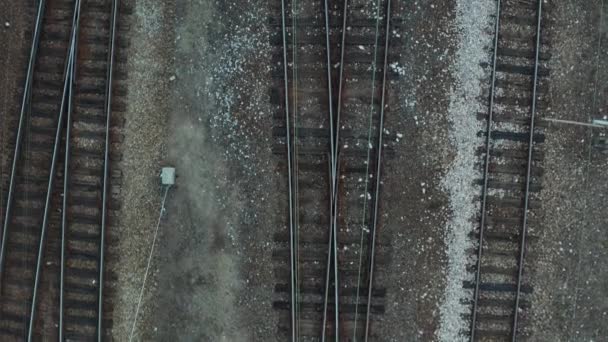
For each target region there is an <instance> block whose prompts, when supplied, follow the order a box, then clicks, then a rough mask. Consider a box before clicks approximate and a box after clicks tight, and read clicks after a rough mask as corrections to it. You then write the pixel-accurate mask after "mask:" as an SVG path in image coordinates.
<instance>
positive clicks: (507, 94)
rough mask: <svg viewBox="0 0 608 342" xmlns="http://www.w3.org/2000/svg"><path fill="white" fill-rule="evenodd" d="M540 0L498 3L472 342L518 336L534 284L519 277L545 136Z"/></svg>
mask: <svg viewBox="0 0 608 342" xmlns="http://www.w3.org/2000/svg"><path fill="white" fill-rule="evenodd" d="M544 2H546V1H543V0H538V1H536V0H530V1H519V2H517V1H513V0H497V2H496V17H495V18H496V21H495V36H494V48H493V58H492V77H491V85H490V96H489V97H490V104H489V112H488V114H487V115H482V116H481V117H483V119H484V120H487V128H486V132H485V136H486V141H485V148H484V150H483V152H482V153H483V155H484V169H483V183H482V187H483V189H482V197H481V220H480V221H481V222H480V226H479V231H478V234H479V235H478V238H479V240H478V241H479V245H478V249H477V261H476V265H475V282H474V285H473V290H474V294H473V302H472V316H471V328H470V335H469V336H470V341H472V342H473V341H477V340H484V339H486V338H489V339H491V340H494V339H496V338H499V339H502V338H505V339H509V340H511V341H516V340H517V339H518V336H521V335H522V328H521V324H520V323H521V320H522V319H521V316H522V315H521V313H522V312H525V310H524V307H525V308H528V307H529V300H528V298H529V297H528V296H527V294H528V293H529V292H530V291H531V286H530V285H529V280H527V279H525V278H524V269H525V263H524V260H525V257H526V255H527V253H528V250H529V241H528V240H529V238H530V237H529V236H528V235H529V226H530V225H531V224H530V216H531V215H530V213H531V212H533V211H534V209H536V208H537V207H538V205H537V202H538V201H537V197H536V193H538V192H539V190H540V180H541V176H542V168H541V167H540V162H541V160H542V152H541V151H540V147H539V145H540V143H541V142H542V140H543V135H542V134H541V132H540V130H539V128H541V127H540V126H542V125H539V123H538V122H537V121H538V111H539V107H541V105H544V103H542V101H540V100H539V99H541V98H542V95H543V94H544V93H546V85H544V86H542V87H541V81H542V77H543V76H546V74H547V70H546V68H544V67H543V66H542V63H543V61H544V60H546V59H548V58H549V56H548V53H546V52H545V51H544V50H545V49H543V46H544V44H543V39H542V37H541V34H542V28H543V15H544V12H543V3H544ZM498 89H500V90H501V91H500V92H499V91H498ZM544 108H546V106H545V107H544ZM540 109H541V110H542V109H543V108H540ZM533 203H534V205H532V204H533ZM532 225H534V222H533V224H532ZM522 303H523V304H524V307H522Z"/></svg>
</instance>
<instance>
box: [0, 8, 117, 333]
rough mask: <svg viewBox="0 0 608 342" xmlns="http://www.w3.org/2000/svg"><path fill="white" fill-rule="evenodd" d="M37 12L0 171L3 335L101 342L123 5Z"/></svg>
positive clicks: (106, 312)
mask: <svg viewBox="0 0 608 342" xmlns="http://www.w3.org/2000/svg"><path fill="white" fill-rule="evenodd" d="M35 10H36V25H35V27H34V30H33V37H34V38H33V41H32V49H31V52H30V62H29V65H30V67H29V68H28V70H27V74H26V77H25V81H24V83H23V84H24V88H23V89H22V91H21V95H20V96H21V97H22V101H21V111H20V116H19V117H18V118H17V119H16V120H14V121H15V122H14V124H15V130H14V131H16V132H18V133H17V134H15V136H13V137H11V138H12V139H13V141H15V144H14V145H12V146H11V147H12V150H13V152H14V155H13V157H12V160H11V162H12V169H11V173H10V175H8V176H7V177H5V178H4V177H3V180H4V179H6V181H7V183H8V184H7V186H4V185H3V189H8V190H7V191H6V192H5V191H3V193H2V199H3V202H2V204H3V206H4V207H3V210H2V213H3V217H2V219H3V225H2V235H1V236H2V244H1V246H2V247H1V248H2V251H1V253H0V256H1V258H0V307H1V309H0V339H2V340H3V341H12V340H14V341H22V340H28V341H31V340H42V339H59V340H99V341H101V340H102V339H105V338H107V337H108V336H109V335H108V334H109V328H111V323H112V322H111V320H110V317H111V312H112V307H111V305H107V304H111V303H108V299H107V297H106V296H105V294H106V293H107V292H108V291H109V290H110V289H111V282H112V279H113V278H114V277H115V276H114V275H113V274H112V273H111V272H110V271H109V270H108V267H107V266H106V264H107V262H108V261H111V259H112V257H111V255H107V253H108V252H111V251H110V250H109V247H108V243H107V242H108V240H109V242H112V236H111V233H110V232H109V231H108V228H109V220H110V219H111V218H112V217H113V214H112V213H113V210H115V209H118V206H119V205H120V204H119V203H118V202H117V201H116V199H115V198H114V195H115V194H116V193H117V191H118V190H119V186H120V172H119V170H118V168H117V167H116V166H115V165H116V163H118V162H120V153H119V151H118V150H117V148H116V147H117V146H116V145H117V144H119V143H120V141H121V135H120V131H121V126H122V124H123V119H122V117H121V114H120V113H121V112H122V111H124V107H125V105H124V102H123V101H122V99H121V97H122V96H124V94H125V90H124V86H123V85H122V84H120V82H121V80H124V79H125V77H126V74H125V72H124V68H123V64H122V63H123V62H124V55H123V54H122V53H121V52H120V50H121V49H123V48H124V47H125V46H126V41H124V40H121V39H118V38H117V36H119V33H120V32H121V31H124V29H126V27H124V25H121V26H122V27H120V28H119V20H118V13H119V10H120V3H119V1H116V0H72V1H68V0H63V1H62V0H54V1H50V0H47V1H40V2H38V3H37V4H36V9H35ZM120 12H126V13H127V14H128V9H125V8H123V9H122V10H120ZM113 95H115V96H113Z"/></svg>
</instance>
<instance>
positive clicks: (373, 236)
mask: <svg viewBox="0 0 608 342" xmlns="http://www.w3.org/2000/svg"><path fill="white" fill-rule="evenodd" d="M390 27H391V0H387V1H386V28H385V31H384V34H385V37H384V63H383V66H382V89H381V92H382V94H381V100H380V123H379V126H378V148H377V152H376V153H377V156H376V184H375V190H374V211H373V213H372V216H373V221H372V222H373V223H372V227H371V232H370V233H371V239H372V240H371V247H370V248H371V249H370V260H369V277H368V284H367V311H366V314H365V333H364V341H365V342H367V341H368V339H369V325H370V318H371V306H372V289H373V282H374V262H375V252H376V230H377V229H376V228H377V226H378V205H379V201H380V196H379V195H380V172H381V171H382V143H383V142H382V138H383V135H384V133H383V132H384V107H385V102H386V72H387V67H388V47H389V43H390Z"/></svg>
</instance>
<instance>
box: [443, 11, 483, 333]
mask: <svg viewBox="0 0 608 342" xmlns="http://www.w3.org/2000/svg"><path fill="white" fill-rule="evenodd" d="M493 11H494V4H493V3H492V2H489V1H485V0H458V1H457V5H456V12H457V17H456V21H455V22H456V27H455V29H456V30H457V31H458V33H459V40H460V42H459V43H458V48H457V52H456V59H455V61H454V64H453V67H452V68H453V70H452V71H453V74H454V76H455V81H456V82H455V86H454V88H453V89H452V92H451V95H450V106H449V117H450V123H451V128H450V140H451V142H452V144H454V147H455V149H456V155H455V158H454V160H453V162H452V165H451V167H450V170H449V171H448V173H447V174H446V176H445V178H444V179H443V180H442V187H443V188H444V189H445V191H446V192H447V193H448V194H449V196H450V198H449V201H450V210H451V217H450V219H449V220H448V222H447V227H445V229H444V230H445V236H444V239H445V243H446V246H447V251H446V254H447V256H448V269H447V275H446V277H447V278H446V287H445V292H444V296H443V299H442V302H441V305H440V316H441V318H440V326H439V329H438V332H437V337H438V339H439V340H440V341H450V342H452V341H464V340H466V337H465V336H464V335H463V334H462V332H463V331H466V329H467V328H468V324H469V323H468V321H466V320H465V319H463V317H462V315H463V314H467V313H469V310H470V308H469V306H467V305H463V304H461V299H463V298H465V297H469V296H471V295H472V294H471V292H470V291H465V290H464V289H463V281H466V280H472V275H471V274H469V273H468V272H467V271H466V266H467V264H469V263H470V262H472V260H471V257H470V256H469V255H467V252H466V251H467V249H470V248H472V247H473V246H474V244H473V242H472V241H471V239H470V238H469V236H468V234H469V233H470V232H471V231H472V230H473V229H474V227H475V219H474V218H475V215H476V214H477V211H478V210H479V209H478V203H476V202H475V201H474V199H475V196H476V195H478V194H479V187H477V186H474V184H473V182H474V181H475V179H478V178H480V172H479V170H478V169H477V168H476V167H475V162H476V161H477V160H478V157H476V156H475V148H476V147H477V146H479V145H480V144H482V143H483V141H482V139H481V138H479V137H477V132H478V131H479V130H480V129H482V128H483V124H482V122H480V121H478V120H477V119H476V113H478V112H479V111H483V110H485V108H486V104H485V103H480V102H479V101H478V100H477V97H478V96H479V95H480V94H481V92H482V84H483V83H482V82H485V80H486V79H487V73H486V72H485V71H484V70H483V68H482V67H480V66H479V63H480V62H481V61H486V62H487V61H488V59H489V56H488V54H487V52H486V51H485V50H484V48H485V47H488V46H491V43H492V37H491V36H490V35H488V34H487V32H486V29H487V28H488V27H491V25H492V21H491V18H490V15H491V14H492V13H493Z"/></svg>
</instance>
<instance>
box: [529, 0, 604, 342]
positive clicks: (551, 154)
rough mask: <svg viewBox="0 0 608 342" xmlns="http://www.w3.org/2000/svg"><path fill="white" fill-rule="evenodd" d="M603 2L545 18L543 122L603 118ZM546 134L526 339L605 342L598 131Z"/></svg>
mask: <svg viewBox="0 0 608 342" xmlns="http://www.w3.org/2000/svg"><path fill="white" fill-rule="evenodd" d="M603 2H604V1H601V0H597V1H585V2H580V1H565V2H560V3H559V4H557V6H555V9H554V10H553V11H552V12H550V14H549V15H550V16H551V17H552V19H554V20H555V24H554V25H552V28H551V29H550V34H551V42H552V53H553V56H552V58H551V61H550V67H551V77H550V79H549V82H550V87H551V90H550V93H549V94H548V95H549V96H550V101H551V109H550V110H548V111H547V112H546V113H543V114H544V116H545V117H549V118H557V119H564V120H574V121H580V122H590V120H591V119H592V118H598V117H601V116H603V115H604V114H605V111H606V100H605V97H606V81H607V80H608V79H607V77H608V75H607V74H608V73H607V69H606V65H607V64H606V63H607V62H608V59H607V53H606V51H607V49H606V43H607V41H606V14H607V13H608V12H607V8H606V4H603ZM602 113H604V114H602ZM546 132H547V142H546V143H545V147H546V149H545V151H546V155H545V165H544V167H545V172H546V173H545V176H544V184H543V192H542V201H543V204H542V207H543V211H544V216H543V219H542V223H541V230H540V239H539V241H538V244H537V246H538V249H536V255H537V257H538V260H537V261H536V262H537V265H536V267H534V269H535V270H536V272H533V273H532V274H533V276H532V279H533V282H534V283H535V293H534V297H533V298H534V300H533V302H532V317H531V332H532V340H535V341H548V340H551V341H601V340H603V339H605V337H606V336H608V330H606V325H605V324H603V323H602V322H604V321H605V319H606V315H607V312H608V301H607V300H606V295H605V294H606V288H607V287H606V286H607V284H608V273H607V271H606V270H607V267H608V262H607V260H608V259H607V258H606V246H607V243H608V236H607V234H606V229H605V228H606V222H608V218H607V215H606V210H604V208H602V203H605V198H606V186H607V184H608V183H607V181H608V178H607V176H606V172H605V171H606V166H608V164H607V163H608V157H607V156H606V154H602V153H599V152H598V151H597V150H594V149H592V147H591V137H592V136H593V135H596V134H598V133H599V131H598V129H591V128H587V127H576V126H569V125H561V124H552V125H550V126H549V127H548V128H547V130H546Z"/></svg>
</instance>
